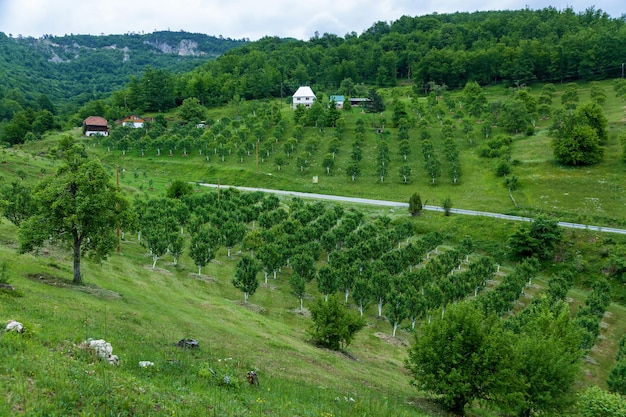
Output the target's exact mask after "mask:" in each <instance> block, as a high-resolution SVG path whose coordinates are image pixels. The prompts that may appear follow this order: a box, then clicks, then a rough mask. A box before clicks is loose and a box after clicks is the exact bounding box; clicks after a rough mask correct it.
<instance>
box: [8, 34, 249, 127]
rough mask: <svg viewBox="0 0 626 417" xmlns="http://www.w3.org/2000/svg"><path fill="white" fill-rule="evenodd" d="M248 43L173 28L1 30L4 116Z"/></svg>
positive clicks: (80, 97) (93, 94)
mask: <svg viewBox="0 0 626 417" xmlns="http://www.w3.org/2000/svg"><path fill="white" fill-rule="evenodd" d="M245 43H246V41H245V40H234V39H227V38H221V37H219V38H218V37H214V36H208V35H204V34H198V33H187V32H169V31H161V32H154V33H148V34H137V33H128V34H124V35H107V36H104V35H101V36H92V35H66V36H60V37H58V36H51V35H46V36H44V37H42V38H39V39H35V38H31V37H21V36H17V37H14V36H13V35H11V34H9V35H6V34H4V33H1V32H0V86H1V87H0V100H1V101H2V103H0V120H7V119H10V118H11V117H12V114H13V113H15V109H19V108H20V107H21V108H24V107H27V106H29V103H31V104H32V102H34V101H35V100H36V98H37V97H38V96H40V95H42V94H43V95H45V96H47V97H48V98H49V99H50V100H51V101H52V102H53V103H54V104H55V105H56V106H66V105H67V106H69V107H70V108H71V107H72V106H71V105H72V104H82V103H84V102H86V101H88V100H92V99H95V98H101V97H104V96H106V95H107V94H108V93H110V92H112V91H115V90H117V89H120V88H121V87H123V86H124V85H125V84H126V83H127V82H128V80H129V77H130V76H132V75H135V76H139V75H140V74H141V72H142V71H143V69H144V68H145V67H146V66H151V67H155V68H160V69H163V70H167V71H171V72H172V73H184V72H187V71H190V70H191V69H193V68H194V67H196V66H198V65H200V64H201V63H203V62H206V61H207V60H210V59H214V58H215V57H217V56H219V55H221V54H223V53H224V52H226V51H227V50H229V49H231V48H234V47H237V46H240V45H243V44H245ZM6 100H9V102H7V101H6ZM18 105H19V106H18ZM31 107H32V106H31ZM35 107H36V106H35Z"/></svg>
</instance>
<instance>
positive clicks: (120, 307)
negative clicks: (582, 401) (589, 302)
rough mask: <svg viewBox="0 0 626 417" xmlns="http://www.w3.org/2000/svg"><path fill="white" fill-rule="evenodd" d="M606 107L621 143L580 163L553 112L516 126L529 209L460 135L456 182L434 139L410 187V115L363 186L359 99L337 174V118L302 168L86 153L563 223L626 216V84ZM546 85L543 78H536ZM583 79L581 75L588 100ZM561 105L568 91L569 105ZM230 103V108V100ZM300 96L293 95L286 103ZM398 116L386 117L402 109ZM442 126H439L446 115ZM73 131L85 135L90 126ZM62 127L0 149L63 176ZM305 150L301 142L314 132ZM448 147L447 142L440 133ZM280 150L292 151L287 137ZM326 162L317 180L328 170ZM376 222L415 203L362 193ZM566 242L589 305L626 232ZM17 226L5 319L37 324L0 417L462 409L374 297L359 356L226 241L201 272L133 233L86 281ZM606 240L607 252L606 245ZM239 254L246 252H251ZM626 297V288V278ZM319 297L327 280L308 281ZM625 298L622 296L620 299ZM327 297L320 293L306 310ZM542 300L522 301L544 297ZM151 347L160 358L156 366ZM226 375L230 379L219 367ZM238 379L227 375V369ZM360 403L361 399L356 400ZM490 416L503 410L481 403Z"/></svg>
mask: <svg viewBox="0 0 626 417" xmlns="http://www.w3.org/2000/svg"><path fill="white" fill-rule="evenodd" d="M603 85H604V87H605V88H606V91H607V97H608V99H607V103H606V104H605V105H604V109H605V112H606V114H607V116H609V117H610V121H611V134H610V141H609V144H608V146H607V151H606V156H605V159H604V161H603V162H601V163H600V164H598V165H596V166H593V167H585V168H565V167H561V166H558V165H556V164H555V163H554V162H553V158H552V153H551V149H550V137H549V135H548V131H547V128H548V127H549V121H542V122H540V123H539V124H538V129H537V134H536V135H534V136H531V137H526V136H519V137H516V138H515V139H514V143H513V152H512V159H513V160H515V161H517V162H516V163H515V164H514V165H513V174H515V175H516V176H518V177H519V188H518V189H517V190H516V191H515V198H516V199H517V201H518V203H519V205H520V208H519V209H515V207H514V206H513V204H512V202H511V200H510V198H509V196H508V192H507V189H506V188H505V187H504V185H503V179H502V178H501V177H496V176H495V174H494V164H495V161H493V160H488V159H484V158H481V157H479V156H478V154H477V147H478V146H479V143H480V139H477V140H475V142H474V143H473V144H470V143H469V141H468V140H464V139H459V142H458V147H459V150H460V152H461V161H462V164H463V176H462V177H461V183H460V184H459V185H452V184H451V183H450V181H449V180H448V179H447V178H446V176H445V174H444V175H443V176H442V178H441V179H440V180H438V181H437V183H436V184H435V185H431V184H430V179H429V177H428V176H427V174H426V172H425V171H424V170H423V158H422V155H421V151H420V149H419V146H417V145H416V147H415V149H413V150H412V153H411V155H410V156H409V160H410V163H411V165H412V166H413V168H414V169H413V171H414V172H413V174H412V176H411V178H410V182H409V184H403V183H402V179H401V177H400V176H399V174H398V168H399V166H400V165H401V164H403V161H402V157H401V156H400V155H398V152H397V145H398V143H397V140H396V139H395V133H394V129H389V131H391V133H390V138H389V146H390V155H391V162H390V164H391V168H390V175H389V178H388V179H385V181H384V182H381V181H380V180H379V178H378V176H377V175H376V173H375V168H374V164H375V152H376V146H377V141H378V140H379V139H378V138H377V135H376V134H375V133H374V132H373V131H372V130H371V129H370V131H369V133H368V134H367V135H366V140H365V144H364V152H363V155H364V159H363V161H362V163H361V170H362V175H361V176H360V177H358V178H357V179H356V181H355V182H352V180H351V179H350V178H349V177H348V176H347V175H346V173H345V168H346V166H347V164H348V161H349V153H350V147H351V143H352V136H351V133H349V132H351V130H352V129H353V126H354V123H355V121H356V119H357V118H359V117H363V118H367V120H368V121H369V122H370V123H371V116H369V115H361V114H359V113H357V112H356V111H355V112H354V113H352V114H350V115H349V116H348V118H347V127H346V132H347V133H346V137H345V138H344V140H343V141H342V143H341V148H340V150H339V152H338V153H337V157H336V161H335V165H334V166H333V168H332V169H331V171H330V174H327V173H326V172H325V169H324V168H323V167H322V166H321V160H322V159H323V157H324V155H325V154H326V143H327V141H328V140H330V138H331V137H332V130H331V129H328V130H327V131H326V132H325V133H324V134H323V136H319V133H318V132H317V130H316V129H307V132H306V135H305V139H304V140H306V139H307V138H312V137H316V138H317V137H319V139H320V146H319V150H318V151H317V152H315V153H314V154H313V155H312V156H311V158H310V166H309V167H308V168H307V169H306V170H305V172H300V170H299V168H298V167H297V166H296V164H295V157H292V158H288V159H287V162H288V163H287V164H286V165H284V166H282V168H281V170H280V171H278V169H277V167H276V165H275V164H274V163H273V160H274V157H275V154H272V156H270V158H269V160H266V161H265V162H261V161H260V160H259V164H258V169H257V164H256V159H255V157H254V156H250V157H246V158H245V159H244V162H243V163H242V162H239V161H238V158H237V157H236V156H235V155H234V154H233V155H231V156H229V157H226V160H225V161H224V162H221V160H220V159H219V158H218V157H217V156H216V155H213V156H211V158H210V160H209V161H206V158H205V156H204V155H200V154H199V153H198V152H197V151H191V152H190V154H189V156H182V155H181V152H180V151H176V152H174V155H173V156H166V155H163V156H156V154H155V153H154V152H152V153H151V154H146V155H145V156H143V157H142V156H141V154H140V151H139V150H138V149H133V150H131V151H129V152H126V155H124V156H123V155H122V153H121V151H119V150H113V151H111V152H107V150H106V148H105V147H103V146H101V145H100V146H99V145H97V144H96V143H95V141H94V140H85V143H86V144H87V145H88V150H89V151H90V152H92V153H93V154H95V155H96V156H97V157H99V158H100V159H101V160H102V161H103V163H104V165H105V166H106V167H107V169H108V170H109V172H110V173H111V176H112V178H113V179H114V178H115V168H116V166H118V167H119V180H120V185H121V186H122V188H123V189H124V190H125V191H126V192H127V193H128V194H129V195H133V196H139V195H141V194H144V193H146V194H148V195H150V196H162V195H164V190H165V188H166V187H167V185H168V184H169V183H170V182H171V181H172V180H177V179H182V180H185V181H190V182H210V183H218V182H219V183H221V184H229V185H242V186H243V185H245V186H260V187H265V188H274V189H284V190H296V191H305V192H318V193H327V194H336V195H346V196H358V197H367V198H376V199H385V200H392V201H402V202H406V201H408V199H409V196H410V195H411V194H413V193H415V192H417V193H419V194H420V195H421V197H422V201H423V202H424V203H426V204H440V203H441V201H442V200H443V198H445V197H447V196H450V197H451V198H452V200H453V205H454V207H459V208H466V209H476V210H484V211H493V212H502V213H518V214H528V215H534V214H537V213H540V212H545V213H548V214H551V215H554V216H557V217H558V218H559V219H560V220H568V221H576V222H582V223H590V224H601V225H611V226H617V227H620V226H622V227H623V226H624V225H626V211H625V210H624V207H626V196H625V194H624V188H625V187H626V179H624V175H623V174H624V173H625V171H626V164H625V163H624V162H623V160H622V159H621V149H620V146H619V143H618V139H617V137H618V135H619V134H621V132H622V129H623V123H624V122H623V120H622V118H623V110H622V109H621V106H622V103H621V102H618V100H617V99H615V98H613V97H612V93H611V90H610V83H605V84H603ZM538 90H539V87H533V91H538ZM583 91H584V88H581V96H582V95H583V94H584V93H583ZM506 93H507V92H506V91H504V90H502V89H494V90H490V95H491V96H490V98H497V97H503V96H504V95H505V94H506ZM556 101H558V100H556V99H555V102H556ZM218 111H219V112H221V114H224V112H225V111H226V110H224V109H220V110H217V111H216V115H217V114H218V113H217V112H218ZM290 114H291V110H289V109H287V108H286V107H285V108H283V117H285V118H289V117H290ZM390 117H391V116H390V115H387V119H388V120H389V119H390ZM432 130H433V137H437V135H438V134H439V133H438V130H439V128H438V127H437V126H436V125H434V126H432ZM72 134H74V135H76V136H78V135H79V132H78V131H74V132H72ZM56 139H57V138H56V137H55V136H50V137H48V138H45V139H44V140H42V141H40V142H32V143H27V144H25V145H23V146H22V147H20V148H19V149H5V150H2V151H1V153H0V176H1V178H2V182H3V183H5V184H8V183H10V182H11V181H13V180H17V179H18V178H23V179H24V181H25V182H26V183H29V184H33V183H34V182H35V181H37V180H38V179H39V178H41V177H43V176H44V175H49V174H52V173H53V172H54V170H55V162H54V161H51V160H50V159H48V158H47V157H46V155H47V153H48V150H49V149H51V148H52V147H53V146H54V145H55V143H56ZM301 146H302V145H301ZM437 146H440V144H438V145H437ZM279 152H282V151H279ZM313 176H317V177H318V179H319V182H318V183H317V184H313V183H312V177H313ZM359 210H361V211H363V212H364V213H365V214H366V217H368V218H371V217H375V216H379V215H389V216H391V217H392V218H399V217H401V216H406V213H399V212H396V213H390V212H389V210H388V209H382V208H378V207H367V206H362V207H359ZM414 222H415V230H416V233H418V234H423V233H427V232H430V231H435V230H436V231H440V232H442V233H443V234H444V237H445V240H446V245H450V246H454V245H455V244H456V243H458V241H459V240H460V239H462V238H463V237H465V236H470V237H471V238H472V239H473V241H474V244H475V250H476V252H478V253H484V254H490V255H491V256H494V257H495V258H496V259H498V260H499V262H502V263H503V268H504V270H506V269H507V268H508V267H509V266H510V265H509V264H508V262H507V257H506V252H507V250H508V249H507V244H506V239H507V237H508V235H509V234H510V233H511V232H512V231H513V230H514V228H515V224H513V223H510V222H503V221H496V220H490V219H482V218H464V217H460V216H451V217H444V216H443V215H442V214H441V213H434V212H426V213H423V214H422V215H421V216H420V217H418V218H415V219H414ZM566 239H567V242H568V244H567V245H566V246H567V248H566V249H564V254H563V257H564V260H563V262H567V263H571V264H572V265H575V268H576V273H577V278H576V279H577V281H576V283H577V284H578V285H577V287H576V289H574V290H572V291H571V292H570V294H568V296H569V297H570V298H571V302H572V306H573V309H575V308H576V306H577V305H579V304H580V303H582V302H583V301H584V298H585V296H586V294H587V284H588V283H589V282H591V281H592V280H593V279H594V278H596V277H600V276H602V267H603V265H605V262H606V256H605V255H606V253H607V251H609V250H611V248H613V247H615V246H616V245H620V244H621V245H623V244H624V240H625V239H623V238H622V237H620V236H608V237H607V236H606V235H601V234H599V233H592V232H588V231H576V232H567V233H566ZM17 246H18V245H17V230H16V228H15V226H13V225H12V224H10V223H8V222H7V221H6V220H3V221H2V222H1V223H0V260H1V261H4V262H6V264H7V267H8V277H9V282H10V283H11V284H12V285H14V286H15V288H16V290H17V291H18V292H19V293H20V294H21V295H22V296H21V297H13V296H9V295H6V294H3V293H0V323H5V322H6V321H7V320H9V319H16V320H19V321H21V322H23V323H24V324H25V325H26V328H27V332H26V333H25V334H24V335H13V334H8V333H5V334H1V335H0V392H2V394H0V398H2V399H1V400H0V416H4V415H7V416H9V415H28V416H31V415H34V416H38V415H41V416H62V415H84V416H87V415H104V416H109V415H110V416H114V415H115V416H117V415H206V416H257V415H258V416H265V415H272V416H316V417H318V416H319V417H334V416H365V415H367V416H391V415H393V416H447V415H448V414H446V413H445V412H443V411H441V409H440V408H439V407H438V406H437V405H436V404H435V403H433V402H432V399H431V398H430V397H429V396H428V395H425V394H424V393H421V392H419V391H417V389H416V388H414V387H412V386H411V385H410V376H409V374H408V372H407V371H406V369H405V368H404V360H405V358H406V348H407V345H408V343H410V340H411V337H412V335H411V332H410V330H409V325H408V323H406V322H405V323H403V325H402V326H401V329H400V331H399V334H398V336H397V337H396V338H395V339H394V338H391V337H390V335H391V325H390V323H388V322H387V321H386V320H383V319H377V318H375V314H374V310H373V309H374V308H375V307H371V309H370V310H369V311H368V325H367V327H366V328H365V329H364V330H363V331H361V332H360V333H359V334H358V335H357V337H356V339H355V340H354V342H353V343H352V344H351V345H350V347H349V349H348V351H349V354H350V355H349V356H348V355H345V354H342V353H337V352H332V351H328V350H324V349H319V348H317V347H315V346H313V345H312V344H311V343H310V341H309V336H308V334H307V333H306V327H307V323H308V322H309V320H308V318H307V316H306V313H302V312H299V311H297V309H298V307H299V301H298V300H297V299H296V298H295V297H294V296H293V295H291V293H290V290H289V285H288V283H287V280H286V279H285V274H279V276H278V279H277V280H276V281H274V280H270V281H269V283H268V284H267V285H265V284H262V285H261V287H260V288H259V290H258V291H257V293H255V294H254V295H253V296H252V297H251V298H250V303H249V305H244V304H243V302H242V301H243V295H242V293H240V292H239V291H237V290H236V289H235V288H234V287H233V286H232V284H231V282H230V280H231V278H232V276H233V273H234V272H233V271H234V265H235V263H236V260H237V259H238V258H239V256H240V254H239V253H235V254H234V255H233V259H228V258H227V257H226V253H225V249H222V251H220V253H219V254H218V257H217V259H216V260H214V261H213V262H211V264H210V265H209V266H208V267H206V268H204V269H203V273H202V276H198V275H197V274H196V272H197V271H196V268H195V266H194V265H193V262H192V261H191V259H189V257H188V255H185V256H183V257H182V259H181V260H180V264H179V265H178V266H174V265H173V264H172V259H171V257H168V256H165V257H163V258H162V259H160V260H159V261H158V263H157V268H156V269H152V267H151V264H152V261H151V258H150V257H149V256H148V254H147V253H146V249H145V248H143V247H142V246H140V245H139V244H138V242H137V239H136V236H134V235H130V234H127V235H126V240H125V241H124V242H123V243H122V250H121V253H120V254H113V255H112V256H111V257H110V259H109V260H107V261H105V262H103V263H102V264H95V263H92V262H90V261H88V260H86V261H84V262H83V273H84V276H85V281H86V285H85V286H82V287H76V286H73V285H71V284H70V279H71V258H70V257H69V253H68V252H65V251H62V250H60V249H54V248H47V249H46V250H44V251H41V252H40V253H39V254H38V255H37V256H34V255H17V254H16V251H17ZM607 248H608V249H607ZM235 252H236V251H235ZM562 265H563V264H562V263H558V262H556V261H555V262H554V263H548V264H547V265H546V269H545V271H544V272H543V273H542V274H541V276H540V277H539V279H538V280H536V281H534V282H535V283H536V285H535V286H534V287H533V288H532V289H530V290H529V291H528V293H529V297H530V296H533V295H538V294H540V293H541V292H542V291H543V288H545V282H546V280H547V279H548V278H549V276H550V274H551V273H553V272H556V271H558V269H559V268H561V266H562ZM615 288H616V298H618V299H624V295H623V294H622V293H623V292H624V290H623V289H621V287H619V286H618V285H617V284H616V285H615ZM307 293H308V294H309V297H313V296H315V295H316V294H317V292H316V289H315V288H314V285H312V284H310V286H309V287H307ZM620 294H622V295H620ZM311 299H312V298H307V299H306V300H305V307H306V305H307V303H308V302H310V301H311ZM528 300H530V298H527V299H525V300H522V302H525V301H528ZM625 323H626V310H625V308H624V306H623V305H622V304H618V303H613V304H612V305H611V306H610V308H609V312H608V313H607V314H606V315H605V317H604V320H603V325H602V337H601V338H600V339H599V340H598V343H597V344H596V346H595V347H594V349H593V350H592V351H591V352H590V354H589V356H588V357H587V358H586V359H585V361H584V365H583V374H582V375H581V383H580V387H581V388H582V387H584V386H587V385H588V384H594V385H598V386H600V387H603V388H605V387H606V378H607V376H608V371H609V369H610V367H611V366H612V364H613V362H614V357H615V352H616V346H617V341H618V340H619V338H620V337H621V336H622V335H623V334H624V333H625V332H626V324H625ZM88 338H94V339H99V338H103V339H106V340H107V341H109V342H111V344H112V346H113V353H114V354H117V355H118V356H119V357H120V366H119V367H112V366H109V365H108V364H106V363H103V362H101V361H98V360H97V359H96V358H94V357H93V356H92V355H90V354H89V353H88V352H87V351H86V350H85V349H83V348H81V346H80V344H81V342H83V341H84V340H86V339H88ZM183 338H193V339H197V340H198V341H199V343H200V349H198V350H184V349H179V348H178V347H176V346H174V345H175V343H176V342H177V341H179V340H180V339H183ZM142 360H149V361H153V362H154V363H155V366H154V367H150V368H141V367H140V366H139V365H138V362H139V361H142ZM252 369H254V370H256V371H257V373H258V375H259V378H260V382H261V384H260V387H258V388H256V387H251V386H248V385H247V382H246V381H245V378H244V376H245V374H246V372H247V371H249V370H252ZM214 375H215V376H214ZM224 377H228V379H229V380H230V383H229V384H226V383H225V382H224ZM351 399H352V400H354V401H352V400H351ZM470 415H474V416H478V415H480V416H491V415H495V414H491V413H490V412H489V411H487V410H484V409H481V408H476V409H474V410H472V411H470Z"/></svg>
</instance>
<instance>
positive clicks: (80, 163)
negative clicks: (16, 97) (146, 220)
mask: <svg viewBox="0 0 626 417" xmlns="http://www.w3.org/2000/svg"><path fill="white" fill-rule="evenodd" d="M56 154H57V156H58V157H59V158H61V159H62V160H63V162H64V163H63V165H61V166H60V167H59V169H58V170H57V172H56V174H55V175H54V176H52V177H46V178H44V179H43V180H42V181H41V182H40V183H39V184H37V185H36V186H35V188H34V190H33V201H34V204H35V207H36V211H35V214H34V215H33V216H31V217H29V218H28V219H27V220H25V221H24V222H23V223H22V225H21V227H20V231H19V240H20V248H19V251H20V252H21V253H25V252H30V251H32V250H34V249H37V248H39V247H41V246H43V245H44V244H46V243H47V242H50V243H52V244H59V245H61V246H65V247H69V248H71V250H72V252H73V257H74V279H73V282H74V283H75V284H82V283H83V278H82V274H81V270H80V260H81V256H83V255H85V254H89V255H90V256H91V257H92V258H94V259H96V260H103V259H106V257H107V256H108V255H109V253H111V251H112V250H113V249H114V248H115V247H116V245H117V236H116V227H117V226H123V225H124V224H127V223H128V221H129V220H130V219H131V215H130V210H129V204H128V202H127V200H126V199H124V198H123V197H122V196H121V195H120V193H119V192H118V190H117V188H116V187H115V185H114V184H113V183H112V182H111V180H110V178H109V175H108V174H107V172H106V171H105V169H104V167H103V166H102V164H101V163H100V162H99V161H97V160H95V159H92V158H89V157H88V156H87V154H86V152H85V150H84V148H83V147H82V146H81V145H79V144H77V143H76V142H74V140H73V139H72V138H71V137H69V136H65V137H63V138H62V139H61V140H60V141H59V146H58V147H57V149H56Z"/></svg>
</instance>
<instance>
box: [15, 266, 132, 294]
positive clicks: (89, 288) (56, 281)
mask: <svg viewBox="0 0 626 417" xmlns="http://www.w3.org/2000/svg"><path fill="white" fill-rule="evenodd" d="M26 278H28V279H30V280H31V281H35V282H39V283H42V284H46V285H50V286H51V287H57V288H69V289H71V290H74V291H80V292H83V293H86V294H90V295H95V296H96V297H100V298H107V299H119V298H122V296H121V294H119V293H117V292H115V291H111V290H107V289H105V288H100V287H98V286H97V285H93V284H83V285H76V284H74V283H73V282H72V281H71V280H69V279H66V278H61V277H57V276H54V275H50V274H46V273H43V272H42V273H38V274H27V275H26Z"/></svg>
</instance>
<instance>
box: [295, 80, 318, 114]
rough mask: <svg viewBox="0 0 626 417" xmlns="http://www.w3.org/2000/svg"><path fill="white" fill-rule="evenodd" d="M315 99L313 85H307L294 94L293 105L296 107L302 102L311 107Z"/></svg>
mask: <svg viewBox="0 0 626 417" xmlns="http://www.w3.org/2000/svg"><path fill="white" fill-rule="evenodd" d="M314 101H315V93H313V90H311V87H309V86H307V85H305V86H302V87H300V88H298V90H297V91H296V92H295V93H294V94H293V104H292V107H293V108H294V109H295V108H296V107H298V105H299V104H302V105H303V106H304V107H306V108H309V107H311V104H313V102H314Z"/></svg>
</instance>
